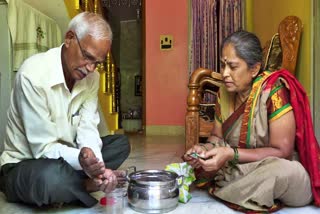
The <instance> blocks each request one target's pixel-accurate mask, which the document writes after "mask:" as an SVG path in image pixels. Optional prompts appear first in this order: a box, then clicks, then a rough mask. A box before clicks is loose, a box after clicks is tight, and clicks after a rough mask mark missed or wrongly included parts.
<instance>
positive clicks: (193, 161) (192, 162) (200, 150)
mask: <svg viewBox="0 0 320 214" xmlns="http://www.w3.org/2000/svg"><path fill="white" fill-rule="evenodd" d="M205 151H206V150H205V148H204V147H203V146H200V145H194V146H193V147H192V148H190V149H189V150H188V151H187V152H186V153H185V154H184V155H183V159H184V160H185V161H186V162H187V163H188V164H190V165H191V166H192V167H193V168H196V169H197V168H200V167H201V165H200V163H199V159H198V158H194V157H191V156H190V155H191V154H192V153H197V154H199V155H200V156H201V157H204V154H205Z"/></svg>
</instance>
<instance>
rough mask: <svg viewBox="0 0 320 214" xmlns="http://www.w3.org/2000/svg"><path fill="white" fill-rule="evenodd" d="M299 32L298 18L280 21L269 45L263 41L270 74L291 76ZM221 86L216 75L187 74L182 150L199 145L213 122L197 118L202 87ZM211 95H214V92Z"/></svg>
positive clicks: (203, 72) (201, 70)
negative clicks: (279, 72)
mask: <svg viewBox="0 0 320 214" xmlns="http://www.w3.org/2000/svg"><path fill="white" fill-rule="evenodd" d="M301 32H302V24H301V20H300V19H299V18H298V17H296V16H288V17H286V18H284V19H283V20H282V21H281V22H280V24H279V28H278V33H276V34H275V35H274V36H273V37H272V39H271V41H270V42H267V44H266V46H265V48H264V68H265V69H268V70H272V71H273V70H277V69H279V68H284V69H287V70H288V71H290V72H291V73H292V74H295V68H296V63H297V57H298V50H299V43H300V36H301ZM277 44H278V45H277ZM277 47H280V49H281V50H280V51H279V50H276V49H277ZM279 58H280V59H279ZM221 85H222V76H221V75H220V73H218V72H215V71H212V70H209V69H205V68H199V69H197V70H195V71H194V72H193V73H192V74H191V77H190V80H189V84H188V87H189V93H188V98H187V113H186V118H185V121H186V124H185V125H186V127H185V130H186V131H185V134H186V145H185V148H186V150H187V149H189V148H190V147H192V146H193V145H194V144H197V143H199V139H200V138H201V137H203V138H207V137H209V136H210V133H211V130H212V129H213V122H212V121H208V120H205V119H203V118H202V117H201V116H200V113H199V112H200V107H201V105H203V95H204V92H205V87H208V86H213V87H220V86H221ZM212 93H213V94H216V91H213V92H212ZM205 105H207V104H205ZM211 105H214V104H213V103H212V104H211Z"/></svg>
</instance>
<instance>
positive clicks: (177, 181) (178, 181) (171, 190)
mask: <svg viewBox="0 0 320 214" xmlns="http://www.w3.org/2000/svg"><path fill="white" fill-rule="evenodd" d="M180 179H181V180H180ZM183 179H184V176H183V175H179V176H178V177H177V178H176V184H175V185H174V187H173V188H172V189H169V193H171V192H174V191H175V190H176V189H177V188H180V187H181V186H182V184H183Z"/></svg>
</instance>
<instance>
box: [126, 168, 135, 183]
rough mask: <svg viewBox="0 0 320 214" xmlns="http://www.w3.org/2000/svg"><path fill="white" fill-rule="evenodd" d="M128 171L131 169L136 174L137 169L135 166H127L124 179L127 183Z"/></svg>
mask: <svg viewBox="0 0 320 214" xmlns="http://www.w3.org/2000/svg"><path fill="white" fill-rule="evenodd" d="M130 169H132V171H133V172H136V171H137V167H136V166H129V167H128V168H127V169H126V178H127V181H130V178H129V172H130V171H131V170H130Z"/></svg>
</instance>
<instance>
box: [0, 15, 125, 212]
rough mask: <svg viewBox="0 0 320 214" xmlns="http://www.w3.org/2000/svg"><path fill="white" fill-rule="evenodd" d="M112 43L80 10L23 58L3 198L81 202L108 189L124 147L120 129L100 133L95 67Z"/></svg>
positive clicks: (0, 180)
mask: <svg viewBox="0 0 320 214" xmlns="http://www.w3.org/2000/svg"><path fill="white" fill-rule="evenodd" d="M111 42H112V31H111V29H110V26H109V24H108V23H107V22H106V21H105V20H104V19H103V18H102V17H101V16H100V15H97V14H93V13H88V12H84V13H81V14H79V15H77V16H76V17H74V18H73V19H72V20H71V22H70V24H69V28H68V31H67V33H66V34H65V40H64V43H63V44H62V45H61V46H60V47H57V48H53V49H51V50H49V51H47V52H45V53H40V54H36V55H34V56H32V57H30V58H29V59H27V60H26V61H25V62H24V63H23V64H22V66H21V68H20V69H19V72H18V73H17V76H16V81H15V86H14V88H13V93H12V97H11V105H10V108H9V112H8V124H7V128H6V138H5V142H4V147H5V148H4V151H3V153H2V155H1V158H0V161H1V174H0V189H1V191H2V192H4V194H5V195H6V197H7V200H8V201H9V202H24V203H28V204H36V205H38V206H42V205H51V204H57V203H70V202H76V201H78V202H79V201H80V202H81V203H82V204H83V205H84V206H87V207H91V206H93V205H94V204H96V202H97V200H96V199H95V198H93V197H92V196H91V195H90V194H89V193H90V192H93V191H98V190H101V191H104V192H109V191H112V190H113V189H114V188H115V186H116V185H117V177H119V176H121V172H120V171H113V170H115V169H117V168H118V167H119V166H120V165H121V163H122V162H123V161H124V160H125V159H126V158H127V157H128V155H129V152H130V146H129V143H128V139H127V137H126V136H123V135H109V136H104V137H102V138H100V136H99V132H98V129H97V125H98V124H99V121H100V120H99V114H98V95H97V94H98V87H99V73H98V72H96V71H95V69H96V66H97V64H99V63H101V62H103V61H104V59H105V57H106V55H107V52H108V51H109V49H110V46H111Z"/></svg>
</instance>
